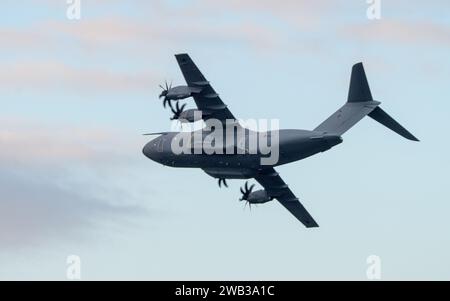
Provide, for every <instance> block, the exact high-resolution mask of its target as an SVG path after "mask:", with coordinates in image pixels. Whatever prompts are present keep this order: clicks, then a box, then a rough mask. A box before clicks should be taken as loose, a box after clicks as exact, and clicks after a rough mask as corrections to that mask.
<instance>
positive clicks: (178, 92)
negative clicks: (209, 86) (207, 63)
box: [165, 86, 202, 100]
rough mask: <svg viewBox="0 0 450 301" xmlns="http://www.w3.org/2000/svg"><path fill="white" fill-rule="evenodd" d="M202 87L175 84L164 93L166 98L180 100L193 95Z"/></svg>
mask: <svg viewBox="0 0 450 301" xmlns="http://www.w3.org/2000/svg"><path fill="white" fill-rule="evenodd" d="M201 90H202V89H201V88H196V87H189V86H177V87H173V88H170V89H169V90H168V91H167V94H166V95H165V97H166V99H168V100H180V99H185V98H188V97H191V96H193V95H194V94H196V93H200V91H201Z"/></svg>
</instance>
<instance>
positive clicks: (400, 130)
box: [369, 107, 419, 141]
mask: <svg viewBox="0 0 450 301" xmlns="http://www.w3.org/2000/svg"><path fill="white" fill-rule="evenodd" d="M369 116H370V117H372V118H373V119H375V120H376V121H378V122H379V123H381V124H382V125H384V126H385V127H387V128H389V129H391V130H393V131H394V132H396V133H397V134H399V135H400V136H403V137H405V138H406V139H409V140H412V141H419V139H417V138H416V137H414V135H413V134H411V133H410V132H409V131H408V130H407V129H405V128H404V127H403V126H401V125H400V124H399V123H398V122H397V121H395V120H394V118H392V117H391V116H389V115H388V113H386V112H385V111H383V109H382V108H380V107H376V108H375V110H373V111H372V112H370V114H369Z"/></svg>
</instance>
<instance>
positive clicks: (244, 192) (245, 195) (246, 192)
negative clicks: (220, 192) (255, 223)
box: [239, 181, 255, 210]
mask: <svg viewBox="0 0 450 301" xmlns="http://www.w3.org/2000/svg"><path fill="white" fill-rule="evenodd" d="M254 187H255V184H252V185H251V186H250V187H248V181H247V182H245V185H244V189H243V188H242V187H241V193H242V197H241V198H240V199H239V201H241V202H242V201H246V202H245V205H244V209H245V206H247V203H248V207H249V208H250V210H252V204H251V203H249V202H248V197H249V196H250V193H252V190H253V188H254Z"/></svg>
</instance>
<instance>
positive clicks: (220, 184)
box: [219, 179, 228, 188]
mask: <svg viewBox="0 0 450 301" xmlns="http://www.w3.org/2000/svg"><path fill="white" fill-rule="evenodd" d="M222 183H223V185H224V186H225V187H226V188H228V184H227V180H226V179H219V187H220V188H222Z"/></svg>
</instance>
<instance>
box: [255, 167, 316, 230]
mask: <svg viewBox="0 0 450 301" xmlns="http://www.w3.org/2000/svg"><path fill="white" fill-rule="evenodd" d="M255 179H256V181H258V183H259V184H261V185H262V186H263V187H264V189H265V190H266V191H267V193H268V194H269V195H270V196H271V197H274V198H276V199H277V200H278V201H279V202H280V203H281V205H283V206H284V207H285V208H286V209H287V210H289V212H290V213H292V214H293V215H294V216H295V217H296V218H297V219H298V220H299V221H300V222H302V223H303V225H305V227H307V228H313V227H319V225H318V224H317V223H316V221H315V220H314V219H313V218H312V216H311V215H310V214H309V213H308V211H306V209H305V207H303V205H302V204H301V203H300V202H299V200H298V198H297V197H296V196H295V195H294V193H293V192H292V191H291V190H290V189H289V187H288V186H287V185H286V183H285V182H284V181H283V179H282V178H281V177H280V176H279V174H278V173H277V172H276V171H275V169H273V168H269V169H266V170H264V171H263V172H262V173H261V174H260V175H258V176H256V177H255Z"/></svg>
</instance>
